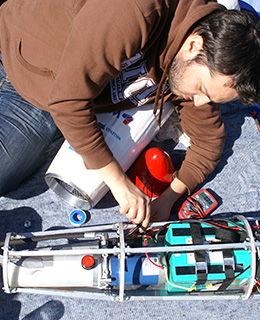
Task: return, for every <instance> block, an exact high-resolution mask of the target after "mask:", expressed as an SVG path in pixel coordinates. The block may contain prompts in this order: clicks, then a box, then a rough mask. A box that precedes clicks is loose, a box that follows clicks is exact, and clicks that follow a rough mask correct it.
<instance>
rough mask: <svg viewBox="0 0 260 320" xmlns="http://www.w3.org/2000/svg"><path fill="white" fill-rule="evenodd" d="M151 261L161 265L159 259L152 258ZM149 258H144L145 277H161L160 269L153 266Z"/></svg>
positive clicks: (143, 269)
mask: <svg viewBox="0 0 260 320" xmlns="http://www.w3.org/2000/svg"><path fill="white" fill-rule="evenodd" d="M150 260H151V261H152V262H154V263H156V264H158V265H160V262H159V259H158V258H157V257H152V258H150ZM151 261H149V260H148V259H147V258H142V274H143V276H157V275H159V269H160V268H159V267H157V266H155V265H154V264H152V262H151Z"/></svg>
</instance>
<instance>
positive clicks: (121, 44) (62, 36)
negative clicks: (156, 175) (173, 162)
mask: <svg viewBox="0 0 260 320" xmlns="http://www.w3.org/2000/svg"><path fill="white" fill-rule="evenodd" d="M216 9H223V10H224V7H222V6H221V5H218V4H217V3H215V2H208V1H206V0H179V1H178V0H109V1H108V0H102V1H101V0H44V1H39V0H23V1H21V0H8V1H7V2H6V3H4V4H3V5H2V6H1V9H0V41H1V53H2V59H3V64H4V67H5V70H6V73H7V75H8V77H9V79H10V81H11V83H12V84H13V86H14V88H15V89H16V90H17V91H18V93H20V95H21V96H23V97H24V98H25V99H26V100H28V101H29V102H30V103H32V104H33V105H35V106H37V107H39V108H41V109H44V110H48V111H49V112H50V113H51V114H52V116H53V118H54V120H55V122H56V124H57V126H58V127H59V128H60V130H61V131H62V133H63V135H64V137H65V138H66V139H67V140H68V142H69V143H70V144H71V145H72V147H73V148H74V149H75V150H76V151H77V152H78V153H79V154H80V155H81V156H82V158H83V160H84V162H85V164H86V167H88V168H91V169H98V168H101V167H104V166H105V165H107V164H108V163H110V162H111V161H112V160H113V155H112V153H111V151H110V150H109V148H108V146H107V145H106V143H105V141H104V138H103V135H102V132H101V130H100V128H99V126H98V124H97V121H96V117H95V113H98V112H110V111H114V110H123V109H130V108H133V107H140V106H141V105H143V104H146V103H152V102H154V97H155V94H156V91H157V89H158V83H159V82H160V79H161V77H162V74H163V71H164V69H165V67H166V65H167V63H168V64H169V61H172V59H173V58H174V56H175V55H176V53H177V52H178V50H179V48H180V46H181V45H182V43H183V40H184V39H185V36H186V35H187V32H188V31H189V29H190V27H191V26H192V25H193V24H194V23H195V22H197V21H198V20H199V19H201V18H202V17H204V16H206V15H208V14H210V13H211V12H213V11H214V10H216ZM166 90H167V92H166V95H165V98H166V99H167V100H169V99H171V100H172V101H173V103H174V104H175V105H176V108H177V110H178V114H179V117H180V121H181V125H182V128H183V130H184V132H186V133H187V135H188V136H189V137H190V138H191V147H189V149H188V151H187V154H186V157H185V160H184V162H183V164H182V166H181V168H180V170H179V171H178V172H176V173H175V175H176V176H177V177H178V178H179V179H180V180H181V181H182V182H183V183H184V184H185V185H186V186H187V188H188V189H189V191H192V190H193V189H194V188H195V187H196V186H197V185H198V184H199V183H201V182H202V181H203V180H204V179H205V177H206V176H207V175H208V174H209V173H211V172H212V170H213V169H214V168H215V166H216V165H217V163H218V162H219V160H220V156H221V153H222V149H223V144H224V139H225V134H224V126H223V122H222V120H221V115H220V110H219V107H218V106H217V105H216V104H213V103H212V104H206V105H204V106H202V107H196V108H195V107H194V105H193V103H192V102H187V101H186V102H185V101H183V100H181V99H180V97H176V96H174V95H173V94H171V93H170V92H169V89H168V87H167V89H166Z"/></svg>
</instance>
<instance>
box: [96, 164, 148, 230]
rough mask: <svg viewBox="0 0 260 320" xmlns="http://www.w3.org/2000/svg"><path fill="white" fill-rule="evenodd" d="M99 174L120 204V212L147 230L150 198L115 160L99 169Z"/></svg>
mask: <svg viewBox="0 0 260 320" xmlns="http://www.w3.org/2000/svg"><path fill="white" fill-rule="evenodd" d="M97 172H98V174H99V175H100V176H101V178H102V179H103V180H104V182H105V183H106V184H107V186H108V187H109V189H110V190H111V192H112V194H113V196H114V198H115V199H116V201H117V202H118V203H119V206H120V208H119V211H120V213H122V214H125V215H126V217H127V218H128V219H130V220H131V221H132V222H133V223H135V224H140V223H142V226H143V228H147V226H148V224H149V221H150V198H149V197H148V196H147V195H146V194H144V193H143V192H142V191H141V190H140V189H139V188H137V187H136V186H135V185H134V184H133V183H132V181H130V179H129V178H128V177H127V175H126V174H125V173H124V171H123V170H122V168H121V166H120V165H119V163H118V162H117V161H116V160H115V161H112V162H110V163H109V164H108V165H107V166H105V167H103V168H101V169H98V170H97Z"/></svg>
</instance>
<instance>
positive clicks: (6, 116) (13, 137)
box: [0, 55, 59, 196]
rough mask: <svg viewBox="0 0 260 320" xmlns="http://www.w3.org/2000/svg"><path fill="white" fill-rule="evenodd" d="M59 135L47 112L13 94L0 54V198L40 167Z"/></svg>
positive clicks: (15, 93) (14, 92) (13, 90)
mask: <svg viewBox="0 0 260 320" xmlns="http://www.w3.org/2000/svg"><path fill="white" fill-rule="evenodd" d="M58 132H59V130H58V129H57V127H56V125H55V123H54V121H53V119H52V117H51V115H50V113H48V112H46V111H42V110H40V109H38V108H36V107H35V106H33V105H31V104H30V103H29V102H27V101H26V100H24V99H23V98H22V97H21V96H20V95H19V94H18V93H17V92H16V91H15V89H14V88H13V86H12V85H11V83H10V81H9V80H8V78H7V77H6V73H5V70H4V68H3V65H2V59H1V55H0V196H3V195H5V194H6V193H7V192H9V191H12V190H15V189H16V188H17V187H18V186H19V184H20V183H21V182H22V181H23V180H24V179H25V178H27V177H29V176H30V175H31V174H32V173H34V172H35V171H36V170H37V169H38V168H39V166H40V164H42V159H43V156H44V152H45V151H46V149H47V148H48V146H49V145H50V143H51V142H52V140H53V139H54V137H55V136H56V135H57V133H58Z"/></svg>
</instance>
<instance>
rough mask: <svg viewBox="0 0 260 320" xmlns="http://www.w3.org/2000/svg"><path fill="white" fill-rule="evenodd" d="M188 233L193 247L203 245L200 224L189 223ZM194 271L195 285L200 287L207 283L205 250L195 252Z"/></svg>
mask: <svg viewBox="0 0 260 320" xmlns="http://www.w3.org/2000/svg"><path fill="white" fill-rule="evenodd" d="M190 232H191V237H192V242H193V244H194V245H203V239H202V235H201V228H200V223H191V224H190ZM194 255H195V261H196V265H195V270H196V273H197V281H196V285H202V284H204V283H205V282H206V281H207V274H208V265H207V260H206V252H205V250H196V251H195V253H194Z"/></svg>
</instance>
